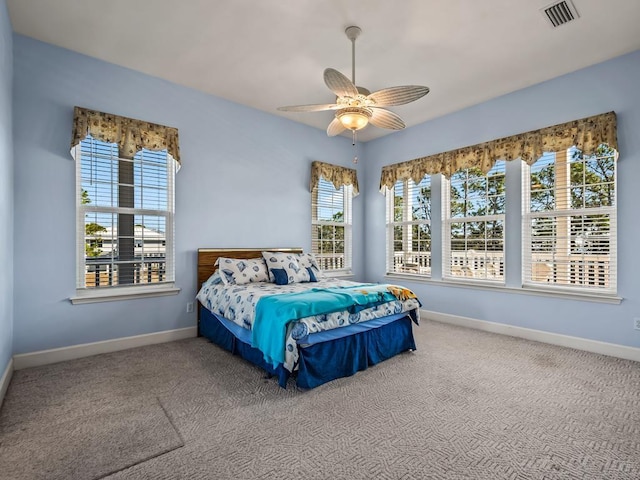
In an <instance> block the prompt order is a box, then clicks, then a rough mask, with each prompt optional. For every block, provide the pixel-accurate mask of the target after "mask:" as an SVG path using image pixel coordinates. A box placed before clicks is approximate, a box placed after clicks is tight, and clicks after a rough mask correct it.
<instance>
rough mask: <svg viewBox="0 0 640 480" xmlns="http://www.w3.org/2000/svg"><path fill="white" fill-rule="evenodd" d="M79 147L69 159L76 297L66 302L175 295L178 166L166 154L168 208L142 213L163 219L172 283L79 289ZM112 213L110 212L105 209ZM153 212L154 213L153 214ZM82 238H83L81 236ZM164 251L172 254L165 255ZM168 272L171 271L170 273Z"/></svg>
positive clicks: (83, 266) (81, 207) (82, 261)
mask: <svg viewBox="0 0 640 480" xmlns="http://www.w3.org/2000/svg"><path fill="white" fill-rule="evenodd" d="M81 148H82V147H81V144H80V143H79V144H77V145H76V146H74V147H73V148H72V149H71V152H70V153H71V156H72V157H73V159H74V161H75V165H76V170H75V182H76V269H77V270H76V294H75V296H71V297H69V301H70V302H71V304H73V305H78V304H86V303H99V302H111V301H119V300H130V299H137V298H151V297H160V296H167V295H177V294H178V293H180V291H181V289H180V288H178V287H176V286H175V242H174V240H175V224H174V222H175V173H177V171H178V169H179V168H180V165H179V164H178V162H176V161H175V159H174V158H173V157H172V156H171V155H170V154H168V159H169V161H168V162H167V169H170V168H173V169H174V174H173V175H167V180H168V185H167V189H168V196H169V198H168V199H167V206H168V209H167V210H166V211H165V210H161V211H155V210H145V214H154V215H159V216H164V217H166V223H165V228H166V232H165V265H166V267H165V268H166V270H167V271H171V272H173V276H174V278H173V280H171V281H167V282H162V283H157V284H144V285H136V286H111V287H108V288H103V289H89V288H81V287H79V286H78V279H80V278H83V277H84V275H85V269H86V264H85V251H84V246H83V245H84V242H80V241H79V236H80V233H79V232H83V231H84V221H85V217H84V212H85V210H86V208H85V206H84V205H82V203H81V193H82V185H81V182H80V181H78V179H79V178H80V175H81V170H82V162H81ZM92 210H101V208H100V207H93V208H92ZM104 210H105V211H109V212H111V210H112V209H104ZM119 210H120V211H123V210H127V211H129V210H131V211H130V212H129V213H138V212H139V210H138V209H126V208H125V209H123V208H120V209H119ZM154 212H155V213H154ZM83 238H84V237H83ZM167 252H171V255H167ZM169 269H171V270H169Z"/></svg>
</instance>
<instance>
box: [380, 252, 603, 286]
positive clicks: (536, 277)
mask: <svg viewBox="0 0 640 480" xmlns="http://www.w3.org/2000/svg"><path fill="white" fill-rule="evenodd" d="M609 265H610V259H609V256H608V255H582V254H581V255H569V257H568V260H566V261H564V262H559V261H558V260H557V259H554V256H553V255H552V254H547V253H534V254H533V257H532V264H531V278H530V279H529V280H528V281H530V282H532V283H540V284H558V285H562V284H564V285H577V286H596V287H602V288H608V287H609V275H610V272H609ZM390 273H409V274H417V275H430V274H431V253H430V252H401V251H399V252H394V254H393V266H392V268H391V269H390ZM451 275H452V276H454V277H467V278H477V279H486V280H499V279H502V278H504V254H503V253H502V252H487V253H485V252H474V251H473V250H469V251H467V252H452V254H451Z"/></svg>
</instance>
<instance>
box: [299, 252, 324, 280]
mask: <svg viewBox="0 0 640 480" xmlns="http://www.w3.org/2000/svg"><path fill="white" fill-rule="evenodd" d="M298 263H299V264H300V266H301V267H303V268H306V269H307V271H309V276H310V277H311V280H310V281H312V282H317V281H318V279H320V278H324V274H323V273H322V270H320V265H319V264H318V260H317V259H316V257H315V255H314V254H313V253H300V254H298ZM311 272H313V276H312V275H311Z"/></svg>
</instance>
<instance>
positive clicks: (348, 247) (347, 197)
mask: <svg viewBox="0 0 640 480" xmlns="http://www.w3.org/2000/svg"><path fill="white" fill-rule="evenodd" d="M321 182H325V184H326V188H325V187H321V185H320V184H321ZM330 188H333V192H331V191H330ZM321 190H322V191H326V193H327V194H329V193H335V192H339V191H342V203H343V206H342V208H343V209H342V212H343V221H342V222H336V221H326V220H319V219H318V208H320V205H319V204H318V197H319V195H320V192H321ZM322 226H332V227H344V239H343V243H344V253H343V267H342V268H326V267H327V265H329V262H327V261H326V260H325V259H324V258H323V256H322V255H323V254H322V253H321V252H320V251H319V248H318V247H319V242H320V239H319V238H318V235H317V229H318V227H322ZM311 252H312V253H313V254H314V255H315V256H316V259H317V260H318V264H319V266H320V269H321V270H322V272H324V273H330V274H331V275H336V276H350V275H352V274H353V186H352V185H341V186H340V187H339V188H335V186H334V185H333V183H331V181H329V180H326V179H324V178H323V177H320V178H319V180H318V183H316V184H315V185H314V186H313V188H312V189H311Z"/></svg>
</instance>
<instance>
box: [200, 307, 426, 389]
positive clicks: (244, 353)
mask: <svg viewBox="0 0 640 480" xmlns="http://www.w3.org/2000/svg"><path fill="white" fill-rule="evenodd" d="M397 317H398V318H397V319H393V320H392V321H390V322H389V323H386V324H382V325H380V326H377V327H376V328H371V329H367V330H364V331H362V329H361V328H360V329H359V331H356V332H355V333H354V334H353V335H348V336H343V337H340V338H334V339H332V340H326V341H322V342H319V343H312V344H307V343H305V344H302V345H299V346H298V351H299V354H300V360H299V363H298V370H297V371H296V372H295V373H294V375H295V377H296V384H297V385H298V386H299V387H300V388H305V389H306V388H314V387H317V386H318V385H322V384H323V383H326V382H329V381H331V380H335V379H337V378H342V377H348V376H350V375H353V374H355V373H356V372H358V371H361V370H365V369H366V368H367V367H369V366H371V365H375V364H377V363H380V362H382V361H383V360H386V359H388V358H391V357H393V356H395V355H397V354H399V353H401V352H405V351H407V350H415V349H416V344H415V341H414V339H413V330H412V321H411V318H410V317H409V315H408V314H406V315H397ZM224 321H225V320H220V319H218V318H217V317H216V316H215V315H214V314H213V313H211V312H210V311H209V310H207V309H206V308H205V307H203V306H202V305H200V323H199V329H198V333H199V335H201V336H204V337H206V338H207V339H209V340H211V341H212V342H213V343H215V344H216V345H219V346H220V347H222V348H224V349H225V350H228V351H229V352H231V353H233V354H234V355H238V356H240V357H242V358H244V359H245V360H248V361H249V362H251V363H253V364H254V365H257V366H258V367H261V368H262V369H264V370H265V371H266V372H268V373H269V374H270V375H274V376H276V377H277V378H278V383H279V385H280V386H281V387H283V388H286V386H287V380H288V379H289V376H290V375H291V374H290V373H289V371H288V370H287V369H286V368H284V367H283V366H282V365H278V368H275V369H274V368H273V366H272V365H270V364H268V363H267V362H265V361H264V359H263V356H262V352H261V351H260V350H258V349H257V348H254V347H252V346H251V344H250V343H248V342H247V341H243V340H241V339H240V338H238V336H236V335H234V334H233V333H232V332H231V330H230V329H229V328H227V327H225V325H224V323H223V322H224ZM227 322H228V320H227ZM365 323H366V322H365ZM345 328H349V327H345ZM340 330H343V329H340ZM309 337H311V336H309ZM307 340H310V341H312V340H313V339H312V338H309V339H307Z"/></svg>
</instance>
